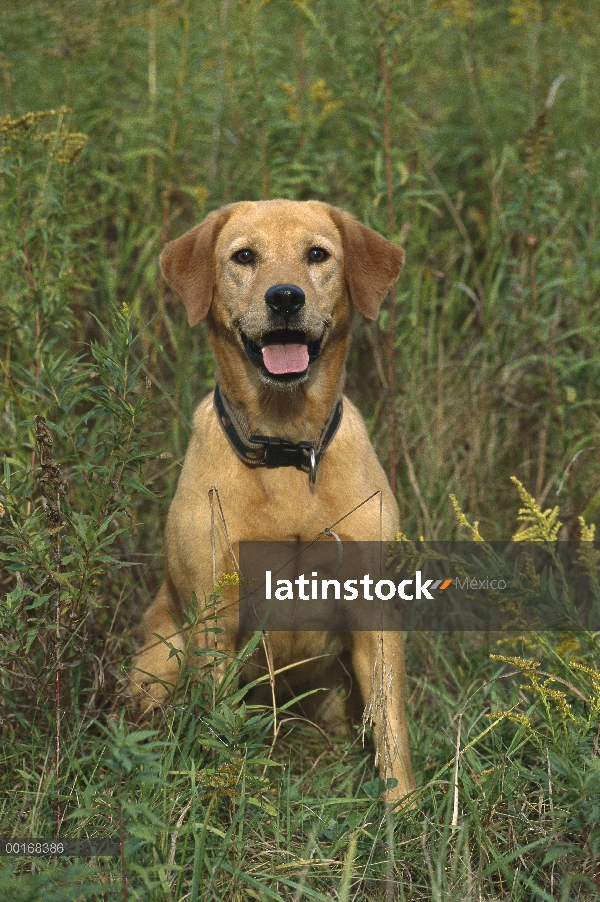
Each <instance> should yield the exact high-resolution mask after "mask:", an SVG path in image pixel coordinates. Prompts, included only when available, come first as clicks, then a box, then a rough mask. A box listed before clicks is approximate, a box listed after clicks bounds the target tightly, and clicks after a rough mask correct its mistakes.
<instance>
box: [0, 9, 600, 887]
mask: <svg viewBox="0 0 600 902" xmlns="http://www.w3.org/2000/svg"><path fill="white" fill-rule="evenodd" d="M345 9H346V13H345V15H344V16H341V15H340V7H339V6H338V5H337V4H335V3H332V2H330V0H310V2H298V3H294V4H287V3H283V2H282V0H270V2H266V3H263V2H258V0H219V2H218V3H216V2H212V0H211V2H208V0H183V2H182V3H181V4H171V3H163V2H157V3H154V4H152V5H150V6H148V5H147V4H142V3H139V2H134V3H131V4H128V6H127V10H125V9H124V8H122V5H119V4H116V3H114V2H104V3H99V2H97V0H86V2H84V3H77V4H74V3H72V2H68V0H60V2H53V3H52V4H49V3H47V2H39V0H38V2H36V0H33V2H31V3H28V4H25V5H23V4H17V3H14V2H9V3H8V4H6V5H5V9H4V10H3V15H2V20H1V23H0V68H1V69H2V79H1V85H0V91H3V96H2V100H1V101H0V103H1V104H2V106H1V107H0V144H1V147H0V149H1V151H2V152H1V154H0V195H1V202H2V216H1V217H0V248H1V249H0V275H1V279H0V284H1V285H2V316H1V317H0V370H1V377H0V401H1V406H0V411H1V412H0V423H1V426H0V449H1V451H2V455H3V480H2V483H1V484H0V555H1V559H2V571H1V572H0V634H1V636H2V645H1V650H0V734H1V738H2V742H1V744H0V749H1V751H0V761H1V762H2V763H1V766H0V787H1V789H0V819H1V820H0V822H1V823H2V830H1V833H2V835H3V836H5V837H8V836H23V837H29V836H31V837H35V836H45V837H49V836H52V835H55V833H56V831H57V830H58V833H59V834H60V835H63V836H75V835H89V836H96V835H113V836H116V837H117V838H119V840H120V841H121V840H122V850H123V857H122V858H120V859H117V858H115V859H112V858H101V859H97V860H93V859H92V860H81V861H71V860H68V859H60V860H55V859H51V860H44V859H41V858H38V859H33V860H31V859H29V860H27V859H18V860H14V861H6V860H5V861H4V864H3V866H2V869H1V870H0V897H2V898H3V899H10V900H13V899H14V900H19V902H25V900H31V902H36V900H38V899H40V900H41V899H43V900H44V902H46V900H51V899H56V900H57V902H58V900H60V902H62V900H67V899H73V900H80V899H81V900H82V899H98V900H108V899H140V900H141V899H143V900H154V899H156V900H163V899H169V900H171V899H172V900H184V899H191V900H195V899H202V900H205V899H206V900H210V899H215V900H221V899H227V900H236V899H239V900H242V899H243V900H246V899H260V900H263V899H264V900H267V899H286V900H301V899H302V900H304V899H306V900H309V899H314V900H316V899H319V900H320V899H332V898H339V899H342V900H351V899H356V900H358V899H360V900H363V899H364V900H369V899H373V900H386V902H388V900H396V899H398V900H404V899H406V900H421V899H423V900H425V899H427V900H430V899H434V900H444V902H451V900H455V899H456V900H458V899H469V900H471V899H472V900H492V899H494V900H506V899H511V900H513V899H514V900H536V902H537V900H550V899H560V900H564V902H567V900H569V902H570V900H572V899H573V900H575V899H577V900H586V902H587V900H591V899H595V898H597V894H598V891H599V890H600V834H599V831H598V823H600V802H599V800H600V768H599V761H600V759H599V751H598V742H599V735H600V734H599V723H600V721H599V713H600V710H599V705H600V702H599V699H600V695H599V693H600V685H599V683H598V672H599V670H600V653H599V650H598V636H597V634H584V633H573V634H564V633H563V634H557V635H552V634H539V635H535V634H525V635H523V636H520V637H514V639H512V640H511V641H510V642H509V641H508V640H507V637H506V636H505V637H503V638H500V639H499V640H498V637H488V638H485V637H482V636H477V635H471V634H453V635H445V634H433V633H432V634H410V635H409V636H408V638H407V655H408V675H409V679H408V686H409V696H410V697H409V716H410V732H411V743H412V748H413V758H414V766H415V771H416V772H417V775H418V781H419V788H418V790H417V793H416V795H415V800H414V801H415V805H414V808H412V809H404V810H400V811H396V812H394V813H390V812H387V811H386V810H385V808H384V806H383V804H382V801H381V794H382V789H383V787H382V786H381V783H380V781H379V779H378V777H377V776H376V770H375V767H374V761H373V754H372V747H371V746H370V744H369V738H368V737H367V740H366V744H365V746H364V747H363V742H362V738H361V736H360V734H359V733H358V732H357V735H356V737H353V738H352V739H338V738H331V737H324V736H323V735H322V734H321V733H320V732H319V731H318V730H316V729H315V728H314V727H313V726H311V725H310V724H308V723H306V722H305V721H303V720H302V719H301V718H299V717H298V716H297V712H296V710H295V708H294V707H293V706H292V707H291V708H289V709H286V710H283V711H280V712H279V713H278V723H280V724H281V729H280V731H279V734H278V738H277V742H274V741H273V730H274V725H273V712H272V711H271V710H269V709H262V708H256V707H252V706H250V705H249V703H247V701H246V700H245V696H244V693H243V691H242V690H239V689H238V688H237V686H236V684H235V680H233V679H232V680H231V681H230V682H229V683H227V684H226V685H224V686H222V687H221V688H220V689H219V691H218V692H217V695H216V700H215V701H213V688H212V686H211V685H210V680H208V679H207V681H202V680H201V681H200V682H196V683H191V684H190V685H189V686H188V687H187V688H185V687H182V694H181V697H180V698H179V699H178V700H177V701H176V703H175V704H174V706H173V708H172V710H171V711H170V712H169V714H168V717H167V719H166V721H165V722H164V723H162V724H154V725H152V726H151V728H149V730H148V731H147V732H145V733H144V732H140V731H139V730H138V731H136V730H132V729H131V728H130V727H129V726H128V725H127V723H126V722H125V721H124V720H123V718H122V713H123V712H122V710H121V709H122V704H121V702H120V701H119V691H120V689H121V688H122V686H123V679H124V673H125V671H126V668H127V666H128V665H129V664H130V662H131V656H132V654H133V651H134V647H135V641H136V633H135V629H136V625H137V623H139V618H140V614H141V611H142V610H143V608H144V607H145V606H146V605H147V603H148V600H149V598H150V597H151V595H152V593H153V592H154V591H155V589H156V587H157V586H158V584H159V579H160V574H161V546H162V541H163V529H164V523H165V519H166V511H167V508H168V504H169V500H170V498H171V497H172V494H173V491H174V486H175V483H176V479H177V475H178V472H179V466H180V462H181V459H182V456H183V454H184V452H185V448H186V445H187V441H188V438H189V428H190V427H189V424H190V419H191V414H192V412H193V409H194V405H195V404H196V403H197V402H198V401H199V400H200V399H201V397H202V396H203V394H204V393H205V392H207V391H208V390H210V386H211V384H212V378H213V363H212V357H211V354H210V350H209V348H208V346H207V342H206V338H205V335H204V333H203V332H202V330H201V329H197V330H194V331H193V332H192V331H190V330H189V328H188V327H187V325H186V324H185V317H184V316H183V315H182V310H181V308H180V305H179V303H178V302H177V300H176V299H175V298H174V297H173V296H172V295H171V294H170V293H169V292H168V291H167V290H166V288H165V286H164V284H162V283H161V282H160V279H159V275H158V269H157V256H158V251H159V249H160V247H161V245H162V244H163V243H164V241H166V240H168V239H170V238H173V237H176V236H177V235H178V234H180V233H181V232H183V231H184V230H185V229H186V228H188V227H189V226H191V225H193V224H194V223H195V222H197V221H199V220H200V219H201V218H202V216H203V215H204V214H205V213H207V212H208V211H209V210H211V209H214V208H215V207H218V206H219V205H220V204H222V203H227V202H230V201H232V200H239V199H244V198H250V199H258V198H260V197H264V196H268V197H277V196H284V197H293V198H298V199H306V198H309V197H313V198H317V199H321V200H325V201H328V202H331V203H334V204H337V205H339V206H342V207H345V208H346V209H349V210H351V211H352V212H354V213H355V214H356V215H357V216H358V217H359V218H360V219H361V220H363V221H365V222H366V223H368V224H369V225H371V226H373V227H374V228H377V229H378V230H380V231H381V232H382V233H384V234H387V235H388V236H390V237H392V238H393V239H394V240H397V241H399V242H400V243H402V244H403V246H404V247H405V249H406V254H407V264H406V267H405V270H404V272H403V274H402V276H401V279H400V281H399V283H398V287H397V290H396V295H395V298H394V299H390V301H389V302H388V303H387V304H386V307H385V309H384V310H383V311H382V314H381V317H380V320H379V322H378V323H376V324H373V325H371V324H365V323H357V327H356V333H355V339H354V345H353V349H352V352H351V358H350V365H349V375H348V386H347V388H348V392H349V394H350V395H351V397H352V398H353V399H354V400H356V401H357V403H358V404H359V407H360V409H361V410H362V411H363V413H364V414H365V416H366V419H367V421H368V425H369V429H370V432H371V436H372V440H373V442H374V444H375V446H376V448H377V451H378V453H379V455H380V457H381V459H382V461H383V462H384V465H385V466H386V468H387V470H388V473H389V474H390V478H391V480H392V481H395V488H396V494H397V497H398V502H399V505H400V510H401V517H402V529H403V532H404V533H405V534H406V535H408V536H413V537H417V536H420V535H424V536H425V537H426V538H428V539H432V540H433V539H451V538H454V537H457V536H459V535H461V529H464V528H465V523H468V522H470V521H471V520H477V521H479V524H480V529H481V532H482V534H483V535H484V536H485V537H486V538H487V539H490V540H492V539H504V538H507V537H509V536H511V535H513V534H514V533H515V531H516V528H517V522H518V520H517V518H518V511H519V507H521V508H523V505H525V507H527V503H528V502H527V501H526V499H525V500H524V496H523V495H521V496H520V495H519V491H517V489H516V488H515V487H514V486H513V484H512V483H511V481H510V477H511V476H516V477H517V478H518V480H519V481H520V483H521V485H522V486H524V490H526V492H527V493H529V496H530V497H532V498H533V497H534V498H535V499H536V502H537V504H538V509H539V511H540V513H541V512H542V511H544V510H545V509H546V508H550V509H552V508H554V507H555V506H556V507H557V508H558V512H557V517H558V520H559V521H560V523H561V524H562V525H561V526H560V529H559V531H558V537H559V538H560V539H566V538H570V539H575V540H579V539H585V538H590V534H589V533H588V532H586V527H585V524H586V523H587V524H591V525H593V524H594V523H597V522H598V506H599V503H600V482H599V476H598V468H597V466H596V464H595V460H596V454H595V451H596V445H597V435H598V385H599V380H600V358H599V356H598V352H597V348H598V346H599V344H600V342H599V338H600V336H599V334H598V333H599V325H600V323H599V315H598V309H599V308H598V303H597V301H598V288H599V273H600V266H599V247H600V245H599V238H598V226H597V217H598V199H599V190H598V189H599V179H600V157H599V154H598V150H597V146H596V145H597V140H596V135H597V133H598V128H599V126H600V105H599V104H598V100H597V91H596V90H595V84H596V81H597V44H598V39H599V37H600V35H599V28H600V26H599V24H598V18H597V15H595V12H596V10H595V4H594V3H593V2H592V0H579V2H577V3H574V2H570V0H549V2H548V3H544V4H542V3H539V2H538V0H514V2H512V0H511V2H509V0H502V2H492V0H475V2H465V0H438V2H432V0H390V2H389V3H385V2H383V0H379V2H375V0H365V2H359V0H356V2H350V3H349V4H347V5H346V7H345ZM563 76H564V78H563ZM390 348H391V349H392V351H393V353H392V355H391V358H390V354H389V350H390ZM36 417H38V418H39V417H43V418H44V420H45V422H46V424H47V428H48V435H49V437H50V439H51V442H52V447H51V448H50V447H49V445H48V442H47V440H45V439H44V436H45V433H44V428H43V421H41V420H39V419H35V418H36ZM44 441H46V444H44ZM44 449H45V450H44ZM44 455H45V456H44ZM44 467H45V469H44ZM62 487H64V490H63V488H62ZM451 494H452V495H454V496H456V498H457V499H458V500H457V503H458V505H459V507H460V510H461V511H463V512H464V515H465V516H466V518H468V519H467V520H464V518H463V521H462V526H461V521H460V518H458V519H457V517H456V514H455V511H454V508H453V505H452V502H451V500H450V495H451ZM44 497H45V498H46V507H45V508H44V506H43V503H42V498H44ZM53 499H54V501H55V502H57V503H56V505H55V507H53ZM532 503H533V502H532ZM531 510H534V508H531ZM531 516H532V518H533V519H530V521H529V524H530V525H531V524H533V525H534V527H535V526H536V523H537V525H538V527H540V528H541V526H540V522H539V521H537V520H536V518H535V515H534V514H532V515H531ZM581 517H583V518H584V519H583V524H584V525H583V527H582V521H581V519H580V518H581ZM536 665H537V666H536ZM232 676H233V673H232ZM184 699H185V702H184ZM307 761H308V762H309V765H308V766H307Z"/></svg>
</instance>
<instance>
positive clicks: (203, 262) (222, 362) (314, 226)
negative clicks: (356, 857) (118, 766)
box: [131, 200, 414, 802]
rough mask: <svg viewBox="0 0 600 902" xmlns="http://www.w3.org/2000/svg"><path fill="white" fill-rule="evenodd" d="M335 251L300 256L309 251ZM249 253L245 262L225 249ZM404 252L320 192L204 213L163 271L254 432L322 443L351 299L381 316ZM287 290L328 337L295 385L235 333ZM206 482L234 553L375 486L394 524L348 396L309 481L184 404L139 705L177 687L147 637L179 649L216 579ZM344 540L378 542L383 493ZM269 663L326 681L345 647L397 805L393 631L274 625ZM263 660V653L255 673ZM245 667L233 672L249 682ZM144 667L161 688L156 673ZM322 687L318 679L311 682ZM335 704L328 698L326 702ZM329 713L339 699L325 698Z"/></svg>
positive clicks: (401, 727) (232, 624)
mask: <svg viewBox="0 0 600 902" xmlns="http://www.w3.org/2000/svg"><path fill="white" fill-rule="evenodd" d="M315 246H318V247H322V248H324V249H325V250H326V251H327V252H328V253H329V254H330V257H329V258H328V259H327V260H326V261H324V262H320V263H314V262H309V260H308V257H307V254H308V251H309V249H310V248H311V247H315ZM243 248H250V249H252V250H253V251H254V253H255V254H256V262H255V264H254V265H252V266H248V265H246V266H243V265H240V264H239V262H235V261H234V260H233V259H232V256H233V254H235V253H236V252H237V251H239V250H241V249H243ZM402 262H403V253H402V251H401V249H400V248H398V247H396V246H395V245H393V244H392V243H391V242H389V241H387V240H386V239H384V238H383V237H382V236H381V235H378V234H377V233H376V232H373V231H372V230H370V229H367V228H366V227H365V226H363V225H361V224H360V223H358V222H357V221H356V220H355V219H354V218H353V217H351V216H350V215H349V214H347V213H345V212H343V211H341V210H338V209H335V208H333V207H330V206H328V205H326V204H323V203H320V202H317V201H308V202H297V201H286V200H273V201H259V202H256V203H252V202H242V203H239V204H232V205H230V206H228V207H223V208H222V209H220V210H216V211H215V212H214V213H211V214H210V215H209V216H208V217H207V218H206V219H205V220H204V222H203V223H201V224H200V225H198V226H196V227H195V228H194V229H191V230H190V231H189V232H187V233H186V234H185V235H183V236H182V237H181V238H179V239H177V240H176V241H173V242H171V243H170V244H168V245H167V246H166V247H165V249H164V250H163V252H162V255H161V267H162V271H163V273H164V276H165V278H166V279H167V281H168V282H169V284H170V285H171V286H172V287H173V288H174V289H175V291H177V293H178V294H179V295H180V297H181V298H182V300H183V302H184V304H185V305H186V308H187V313H188V319H189V322H190V325H194V324H195V323H197V322H199V321H200V320H202V319H206V323H207V327H208V334H209V338H210V342H211V345H212V347H213V350H214V354H215V358H216V362H217V381H218V382H219V384H220V386H221V389H222V391H223V393H224V394H225V395H226V397H227V398H228V399H229V400H230V402H231V403H232V404H233V405H235V407H236V408H237V410H239V411H240V412H241V413H242V414H243V415H244V416H245V417H246V418H247V420H248V422H249V424H250V427H251V431H252V432H253V433H255V434H261V435H272V436H279V437H281V438H284V439H287V440H288V441H291V442H298V441H312V442H317V441H318V439H319V437H320V435H321V433H322V431H323V428H324V425H325V423H326V422H327V419H328V417H329V416H330V414H331V411H332V409H333V407H334V405H335V403H336V402H337V400H338V399H339V397H340V395H341V393H342V388H343V383H344V373H345V369H344V368H345V361H346V356H347V351H348V343H349V337H350V326H351V320H352V313H353V307H354V308H356V309H357V310H358V311H359V312H360V313H362V314H363V315H364V316H366V317H368V318H370V319H375V318H376V317H377V314H378V311H379V307H380V305H381V303H382V301H383V299H384V297H385V295H386V294H387V292H388V291H389V289H390V288H391V286H392V285H393V283H394V282H395V281H396V279H397V278H398V275H399V272H400V269H401V266H402ZM280 284H293V285H297V286H299V287H301V288H302V289H303V291H304V292H305V296H306V303H305V306H304V307H303V308H302V310H301V311H299V312H298V313H297V314H296V315H295V318H294V326H293V328H298V329H301V330H302V331H304V332H305V333H306V334H307V335H308V336H309V337H310V338H312V339H316V340H318V339H319V338H321V339H322V345H321V347H322V350H321V354H320V356H319V357H318V359H317V360H315V361H314V362H313V363H312V364H311V365H310V367H309V370H308V377H307V378H306V380H305V381H304V382H301V383H300V384H297V385H295V386H294V387H293V388H292V389H290V388H289V387H280V386H277V385H274V384H270V383H269V382H268V380H267V381H265V379H264V378H263V377H262V376H261V374H260V372H259V371H258V370H257V368H256V367H255V365H254V364H253V363H252V362H251V361H250V360H249V359H248V357H247V355H246V353H245V350H244V347H243V343H242V339H241V332H244V333H245V334H246V335H249V336H250V337H251V338H253V339H254V338H256V337H260V336H261V335H262V334H264V333H265V332H267V331H269V330H270V329H273V328H278V326H273V324H272V312H271V311H270V310H269V308H268V307H267V305H266V303H265V291H266V290H267V289H268V288H269V287H271V286H273V285H280ZM213 485H214V486H216V487H217V489H218V492H219V496H220V500H221V503H222V507H223V512H224V516H225V521H226V524H227V529H228V532H229V536H230V538H231V541H232V542H233V545H234V549H235V548H236V546H237V544H238V543H239V542H240V541H245V540H253V541H257V540H270V541H298V540H300V541H309V540H312V539H314V538H315V536H316V534H317V533H320V532H321V531H322V530H323V529H324V528H325V527H327V526H330V525H332V524H334V523H335V522H336V521H338V520H339V519H340V518H342V517H344V515H345V514H347V513H348V511H350V510H352V509H353V508H354V507H356V505H358V504H359V503H360V502H361V501H363V500H364V499H365V498H367V496H369V495H371V494H372V493H373V492H375V491H377V490H381V492H382V494H383V537H384V539H392V538H393V537H394V535H395V533H396V532H397V530H398V511H397V507H396V502H395V499H394V497H393V496H392V493H391V491H390V488H389V485H388V482H387V479H386V477H385V474H384V472H383V470H382V468H381V465H380V464H379V462H378V460H377V458H376V456H375V452H374V450H373V448H372V446H371V443H370V441H369V438H368V435H367V431H366V428H365V425H364V423H363V420H362V419H361V417H360V414H359V413H358V412H357V410H356V409H355V407H354V406H353V405H352V403H351V402H350V401H349V400H348V399H347V398H345V399H344V414H343V419H342V423H341V425H340V428H339V430H338V432H337V433H336V435H335V437H334V439H333V441H332V442H331V445H330V446H329V447H328V448H327V450H326V451H325V453H324V455H323V458H322V460H321V463H320V465H319V468H318V474H317V480H316V484H315V485H314V486H311V485H310V484H309V479H308V475H307V474H306V473H304V472H302V471H299V470H296V469H294V468H293V467H281V468H277V469H267V468H262V467H259V468H253V467H250V466H249V465H248V464H246V463H244V462H243V461H242V460H241V459H239V458H238V456H237V455H236V454H235V453H234V451H233V450H232V448H231V446H230V445H229V442H228V440H227V438H226V436H225V435H224V433H223V431H222V429H221V426H220V424H219V422H218V420H217V417H216V414H215V410H214V406H213V396H212V393H211V395H210V396H209V397H207V398H205V399H204V401H202V403H201V404H200V406H199V407H198V408H197V410H196V412H195V414H194V422H193V432H192V437H191V440H190V444H189V448H188V451H187V455H186V458H185V463H184V465H183V470H182V472H181V476H180V479H179V484H178V487H177V492H176V494H175V498H174V499H173V502H172V504H171V508H170V511H169V516H168V521H167V536H166V571H167V575H166V579H165V582H164V583H163V585H162V586H161V588H160V589H159V591H158V594H157V596H156V598H155V600H154V602H153V604H152V605H151V606H150V608H149V610H148V611H147V612H146V614H145V616H144V619H143V629H144V633H145V637H146V638H145V646H144V648H143V650H142V652H141V653H140V656H139V657H138V659H137V662H136V665H135V669H134V671H133V672H132V675H131V676H132V681H133V683H134V686H135V688H134V696H135V697H136V700H137V703H138V704H139V705H140V706H141V707H145V708H150V707H152V706H153V705H156V704H160V703H161V702H162V701H164V699H165V697H166V694H167V693H166V689H165V685H166V686H174V685H175V684H176V682H177V679H178V674H179V666H178V661H177V657H176V656H172V657H171V658H168V655H169V650H168V648H167V646H165V644H164V643H162V642H159V641H157V640H156V638H155V636H156V634H158V635H159V636H163V637H169V642H171V643H172V644H173V645H174V646H175V647H177V648H179V649H181V650H182V651H183V650H184V649H185V648H186V647H187V646H186V641H187V640H186V637H185V636H184V635H183V634H181V633H178V634H177V633H175V634H174V631H175V627H174V623H175V621H177V622H181V618H182V613H183V608H184V605H185V604H186V603H187V602H188V601H189V599H190V596H191V593H195V594H196V596H197V598H198V599H200V600H202V599H204V598H205V597H208V596H209V595H210V593H211V591H212V587H213V566H212V551H211V511H210V502H209V490H210V488H211V486H213ZM337 529H339V534H340V537H341V539H342V541H344V540H362V541H368V540H378V539H379V536H380V511H379V503H377V502H375V503H373V502H371V503H370V504H366V505H364V506H363V507H361V508H359V510H357V511H356V512H355V513H354V514H352V515H351V516H350V517H348V518H347V519H344V520H343V522H342V523H340V525H339V527H337ZM216 554H217V578H219V577H220V576H221V575H222V574H223V573H228V572H231V571H232V569H233V567H232V563H231V556H230V552H229V549H228V545H227V541H226V537H225V534H224V531H223V529H222V527H219V526H217V529H216ZM235 597H236V594H235V590H234V591H233V592H232V590H227V591H226V592H225V599H224V605H223V611H222V617H221V618H220V620H219V626H220V627H221V628H222V630H223V632H221V633H220V634H219V635H218V646H219V649H220V650H221V651H224V652H226V653H227V654H229V655H231V656H234V655H235V654H236V651H238V650H239V648H240V647H241V646H242V645H243V643H244V642H245V641H246V640H247V638H248V637H247V636H244V635H239V630H238V612H237V608H236V605H235V603H232V599H234V598H235ZM269 640H270V646H271V648H272V652H273V665H274V667H275V669H276V670H277V669H279V668H281V667H285V666H287V665H289V664H292V663H294V662H297V661H302V660H304V659H306V658H312V657H315V656H318V655H325V656H327V657H325V658H322V659H321V660H320V661H318V662H313V663H311V664H310V665H303V666H301V667H299V668H291V669H290V670H288V671H286V674H285V678H286V682H287V683H288V685H289V686H290V687H291V688H292V690H295V689H296V688H297V687H298V686H299V685H300V684H302V685H304V681H305V680H306V679H307V677H309V676H310V677H311V678H312V682H313V684H314V682H315V680H317V682H318V684H320V685H328V682H327V680H328V677H330V679H331V680H332V679H333V676H332V674H333V670H334V667H333V666H332V668H331V673H330V672H329V665H330V664H331V665H335V663H336V662H337V661H338V659H339V658H340V656H342V657H343V655H344V654H345V655H346V656H347V658H348V660H349V662H350V666H351V668H352V670H353V672H354V677H355V680H356V683H357V685H358V689H359V690H360V696H361V698H362V703H363V705H364V707H365V717H366V719H370V720H371V721H372V722H373V724H374V729H375V743H376V750H377V758H378V762H379V769H380V773H381V776H382V777H383V778H384V779H385V778H387V777H394V778H396V780H397V781H398V783H397V786H396V788H395V789H393V790H390V791H389V792H388V800H389V801H391V802H394V801H396V800H398V799H400V798H402V797H403V796H405V795H406V794H407V793H408V792H409V791H410V790H411V789H412V788H413V786H414V783H413V776H412V770H411V762H410V754H409V748H408V734H407V728H406V716H405V698H404V696H405V685H404V655H403V646H402V636H401V634H400V633H392V632H384V633H375V632H374V633H366V632H362V633H355V634H353V635H349V636H343V635H340V634H333V633H331V634H330V633H314V632H306V633H284V632H272V633H270V634H269ZM261 663H262V665H263V667H264V665H265V663H266V662H265V660H264V656H263V658H262V659H261V660H258V662H257V656H255V657H254V658H253V665H254V667H256V666H257V664H258V666H260V664H261ZM257 673H258V671H256V669H254V668H253V666H252V664H247V665H246V667H245V669H244V671H243V672H242V679H251V678H253V677H256V675H257ZM152 675H154V676H156V677H157V678H158V680H159V681H160V682H154V681H153V680H152V679H151V676H152ZM319 681H320V683H319ZM330 707H331V706H330ZM333 707H335V706H333Z"/></svg>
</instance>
